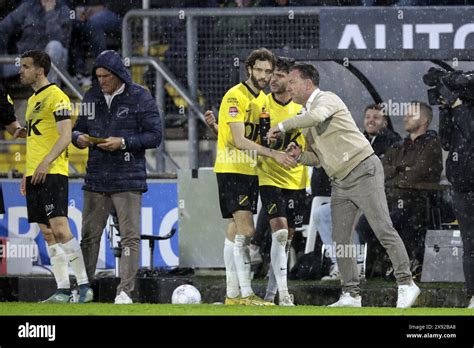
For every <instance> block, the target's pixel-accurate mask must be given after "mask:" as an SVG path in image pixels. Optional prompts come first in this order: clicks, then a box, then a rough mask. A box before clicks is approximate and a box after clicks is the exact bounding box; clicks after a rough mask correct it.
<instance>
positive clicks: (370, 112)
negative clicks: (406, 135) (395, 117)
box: [364, 104, 402, 158]
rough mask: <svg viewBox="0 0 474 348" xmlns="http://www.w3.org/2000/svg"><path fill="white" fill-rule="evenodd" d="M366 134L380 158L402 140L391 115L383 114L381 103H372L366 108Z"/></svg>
mask: <svg viewBox="0 0 474 348" xmlns="http://www.w3.org/2000/svg"><path fill="white" fill-rule="evenodd" d="M364 135H365V137H366V138H367V140H368V141H369V142H370V145H372V148H373V149H374V152H375V154H376V155H377V156H379V157H380V158H382V156H383V154H384V153H385V152H386V151H387V150H388V149H389V148H390V147H391V146H392V145H393V144H395V143H398V142H400V141H401V140H402V138H401V137H400V134H398V133H396V132H395V131H394V130H393V125H392V122H391V121H390V118H389V116H387V115H384V114H383V107H382V105H380V104H371V105H368V106H367V107H366V108H365V110H364Z"/></svg>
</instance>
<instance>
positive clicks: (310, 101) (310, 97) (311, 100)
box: [306, 88, 321, 111]
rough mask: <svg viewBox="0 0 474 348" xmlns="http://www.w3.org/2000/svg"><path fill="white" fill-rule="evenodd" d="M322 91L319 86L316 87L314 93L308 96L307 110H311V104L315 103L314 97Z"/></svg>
mask: <svg viewBox="0 0 474 348" xmlns="http://www.w3.org/2000/svg"><path fill="white" fill-rule="evenodd" d="M319 92H321V90H320V89H319V88H316V89H315V90H314V91H313V93H311V95H310V96H309V98H308V101H307V102H306V111H308V110H311V104H313V101H314V99H315V98H316V96H317V95H318V93H319Z"/></svg>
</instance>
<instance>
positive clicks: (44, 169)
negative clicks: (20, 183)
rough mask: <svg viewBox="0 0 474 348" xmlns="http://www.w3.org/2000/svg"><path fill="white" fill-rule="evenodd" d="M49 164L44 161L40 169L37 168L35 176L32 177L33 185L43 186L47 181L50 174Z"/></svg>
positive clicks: (39, 166)
mask: <svg viewBox="0 0 474 348" xmlns="http://www.w3.org/2000/svg"><path fill="white" fill-rule="evenodd" d="M48 168H49V162H48V161H45V160H43V161H42V162H41V163H40V164H39V165H38V167H36V169H35V172H34V173H33V176H32V177H31V184H32V185H36V184H42V183H44V182H45V181H46V175H47V174H48Z"/></svg>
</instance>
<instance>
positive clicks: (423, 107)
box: [410, 100, 433, 125]
mask: <svg viewBox="0 0 474 348" xmlns="http://www.w3.org/2000/svg"><path fill="white" fill-rule="evenodd" d="M410 104H412V105H414V106H418V107H419V108H420V115H424V116H425V117H426V118H427V119H428V125H429V124H430V123H431V121H432V120H433V109H432V108H431V106H429V105H428V104H426V103H424V102H422V101H419V100H412V101H411V102H410Z"/></svg>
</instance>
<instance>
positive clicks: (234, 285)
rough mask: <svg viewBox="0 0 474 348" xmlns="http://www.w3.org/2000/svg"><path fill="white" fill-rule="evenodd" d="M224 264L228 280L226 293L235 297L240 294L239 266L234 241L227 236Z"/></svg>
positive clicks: (230, 296) (229, 296)
mask: <svg viewBox="0 0 474 348" xmlns="http://www.w3.org/2000/svg"><path fill="white" fill-rule="evenodd" d="M224 265H225V276H226V282H227V290H226V295H227V297H228V298H235V297H237V296H239V294H240V290H239V277H238V275H237V268H236V267H235V260H234V242H232V241H230V240H228V239H227V238H226V239H225V241H224Z"/></svg>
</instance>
